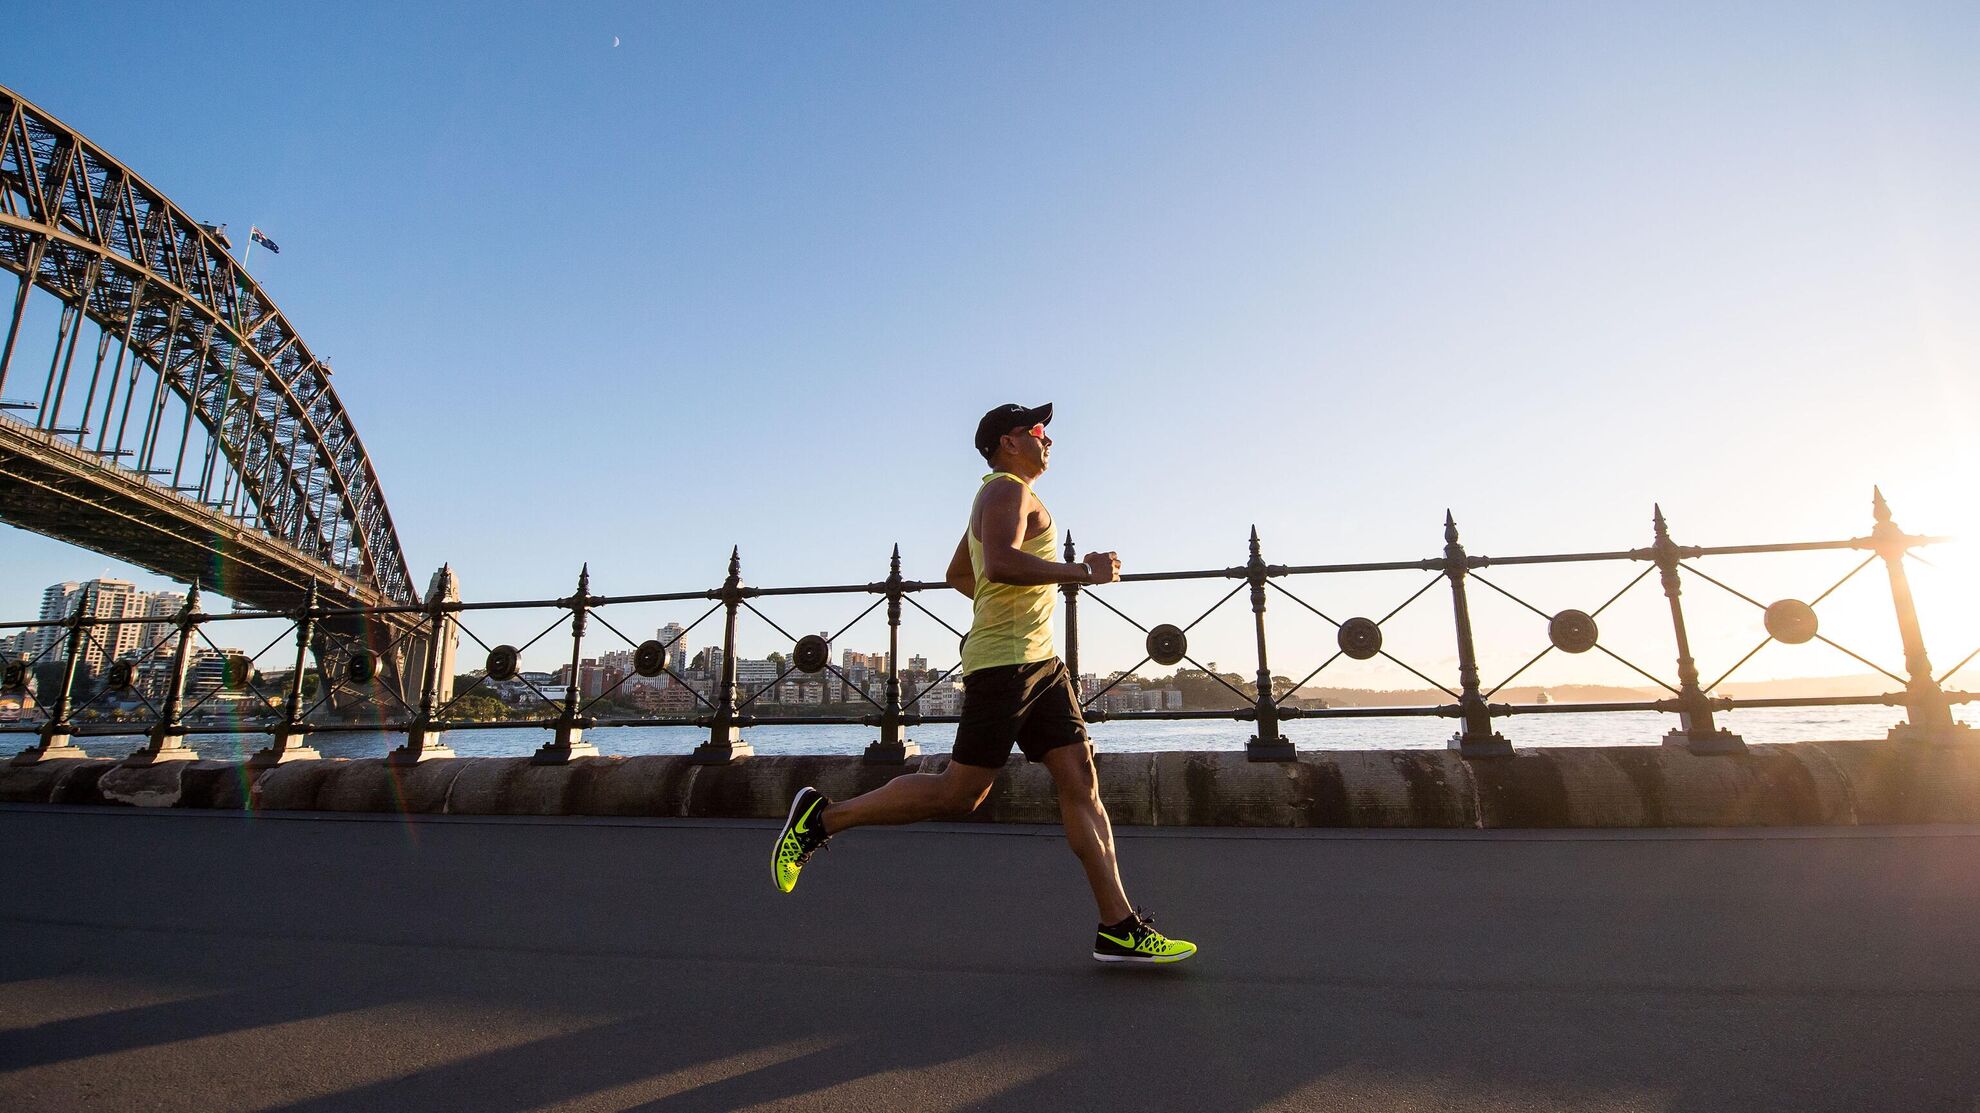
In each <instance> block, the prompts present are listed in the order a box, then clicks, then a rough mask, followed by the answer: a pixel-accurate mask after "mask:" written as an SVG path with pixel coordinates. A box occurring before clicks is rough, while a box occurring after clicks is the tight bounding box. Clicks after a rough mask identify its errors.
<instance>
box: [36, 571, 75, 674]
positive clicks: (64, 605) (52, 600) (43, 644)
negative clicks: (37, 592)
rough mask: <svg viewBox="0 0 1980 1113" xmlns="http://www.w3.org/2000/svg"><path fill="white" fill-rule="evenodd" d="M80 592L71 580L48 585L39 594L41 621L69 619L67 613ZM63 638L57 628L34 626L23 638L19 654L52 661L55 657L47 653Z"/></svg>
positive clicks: (73, 606)
mask: <svg viewBox="0 0 1980 1113" xmlns="http://www.w3.org/2000/svg"><path fill="white" fill-rule="evenodd" d="M81 591H82V585H81V584H79V583H76V582H75V581H73V580H68V581H64V582H62V583H59V584H49V585H48V586H47V587H46V588H44V589H43V590H42V592H41V621H43V622H60V621H62V620H63V619H65V618H67V617H69V612H71V611H73V610H74V609H75V605H76V595H77V594H78V593H79V592H81ZM63 637H64V632H63V630H62V628H61V627H59V626H36V627H34V628H33V629H31V630H29V631H27V633H26V634H25V635H24V636H23V638H22V641H21V652H22V653H24V654H26V655H28V656H29V657H41V658H43V659H45V660H46V659H52V658H54V657H55V655H54V654H51V653H49V652H48V651H49V649H50V647H52V646H53V645H54V644H55V643H56V642H59V641H61V640H62V638H63Z"/></svg>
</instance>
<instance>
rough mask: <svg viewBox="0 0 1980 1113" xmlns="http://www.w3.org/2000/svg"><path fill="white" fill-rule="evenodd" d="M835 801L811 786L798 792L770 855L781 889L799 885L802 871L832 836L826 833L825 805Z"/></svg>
mask: <svg viewBox="0 0 1980 1113" xmlns="http://www.w3.org/2000/svg"><path fill="white" fill-rule="evenodd" d="M831 802H832V801H830V800H828V799H826V798H825V794H824V793H822V792H820V791H818V790H817V789H815V788H810V787H805V788H801V789H798V794H797V795H796V796H794V797H792V798H791V814H790V815H789V816H788V817H786V818H785V820H784V829H783V831H781V832H780V833H779V834H778V835H777V848H776V849H775V850H773V851H772V852H771V854H770V877H771V880H773V881H775V882H776V883H777V889H778V891H780V892H785V893H788V892H790V891H791V890H792V889H795V888H797V880H798V872H799V871H800V870H802V869H804V864H805V863H806V862H809V861H810V860H811V856H812V855H813V854H816V853H818V851H819V850H821V849H823V848H824V846H825V840H826V839H827V838H830V837H831V836H829V835H827V834H826V833H825V819H824V817H823V815H822V813H823V812H824V811H825V805H827V804H830V803H831Z"/></svg>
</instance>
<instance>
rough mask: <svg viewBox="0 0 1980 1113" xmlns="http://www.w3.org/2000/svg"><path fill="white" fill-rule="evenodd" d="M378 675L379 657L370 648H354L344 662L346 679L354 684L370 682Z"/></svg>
mask: <svg viewBox="0 0 1980 1113" xmlns="http://www.w3.org/2000/svg"><path fill="white" fill-rule="evenodd" d="M377 675H378V658H377V657H376V656H374V655H373V654H372V652H371V651H370V650H369V649H353V650H351V655H350V658H349V659H348V660H346V661H345V662H344V679H345V680H347V681H349V682H351V683H352V684H369V683H371V681H372V678H373V677H375V676H377Z"/></svg>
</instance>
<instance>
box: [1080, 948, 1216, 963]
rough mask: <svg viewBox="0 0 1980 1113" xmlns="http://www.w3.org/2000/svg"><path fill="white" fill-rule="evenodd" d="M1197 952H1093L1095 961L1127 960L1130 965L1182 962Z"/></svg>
mask: <svg viewBox="0 0 1980 1113" xmlns="http://www.w3.org/2000/svg"><path fill="white" fill-rule="evenodd" d="M1195 954H1196V952H1195V951H1188V952H1186V953H1184V954H1179V955H1103V954H1101V953H1100V952H1099V951H1095V952H1093V961H1095V962H1125V963H1128V964H1130V965H1138V966H1155V965H1159V964H1165V963H1170V962H1181V961H1182V960H1184V959H1186V958H1190V957H1192V956H1194V955H1195Z"/></svg>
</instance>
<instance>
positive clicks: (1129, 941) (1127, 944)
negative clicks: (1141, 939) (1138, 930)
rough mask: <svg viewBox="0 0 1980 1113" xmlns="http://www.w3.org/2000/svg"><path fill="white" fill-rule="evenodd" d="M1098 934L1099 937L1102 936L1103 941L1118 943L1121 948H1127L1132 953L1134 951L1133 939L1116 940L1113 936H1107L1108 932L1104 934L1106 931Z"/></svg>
mask: <svg viewBox="0 0 1980 1113" xmlns="http://www.w3.org/2000/svg"><path fill="white" fill-rule="evenodd" d="M1098 934H1099V936H1100V938H1102V939H1105V940H1106V941H1107V942H1109V943H1118V944H1120V945H1121V946H1123V947H1126V948H1127V949H1128V950H1130V951H1132V950H1134V940H1132V939H1116V938H1114V937H1113V936H1111V935H1108V934H1107V933H1106V932H1104V931H1103V932H1100V933H1098Z"/></svg>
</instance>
